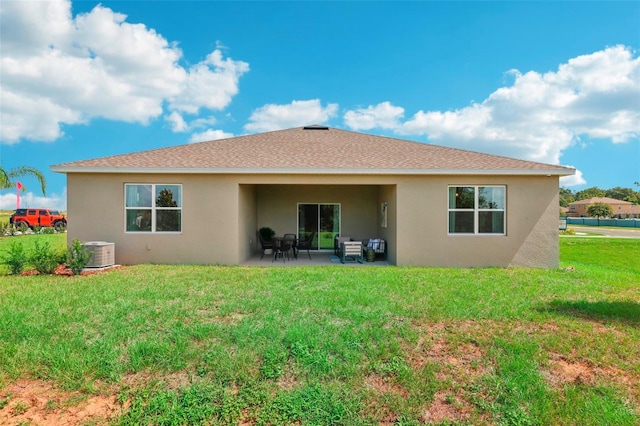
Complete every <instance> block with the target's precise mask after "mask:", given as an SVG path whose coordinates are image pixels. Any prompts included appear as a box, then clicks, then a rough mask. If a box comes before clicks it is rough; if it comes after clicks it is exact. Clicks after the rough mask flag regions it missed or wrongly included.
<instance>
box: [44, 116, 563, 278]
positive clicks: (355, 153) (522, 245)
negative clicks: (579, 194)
mask: <svg viewBox="0 0 640 426" xmlns="http://www.w3.org/2000/svg"><path fill="white" fill-rule="evenodd" d="M52 170H53V171H56V172H61V173H66V174H67V194H68V199H67V209H68V215H69V228H68V239H69V240H72V239H75V238H78V239H80V240H81V241H109V242H114V243H115V248H116V250H115V252H116V262H117V263H120V264H135V263H144V262H153V263H195V264H228V265H234V264H241V263H242V262H244V261H246V260H247V259H249V258H250V257H251V256H252V255H255V254H256V253H258V252H259V251H260V247H259V245H258V243H257V241H256V240H257V238H256V230H257V229H259V228H260V227H263V226H268V227H271V228H272V229H274V230H275V231H276V233H277V234H280V235H282V234H284V233H296V234H298V235H299V236H303V235H307V234H308V233H310V232H315V233H316V238H315V239H314V244H315V247H316V249H318V250H320V251H322V250H325V249H327V250H328V249H331V248H332V247H333V237H334V236H335V235H337V234H340V235H343V236H349V237H351V238H353V239H367V238H381V239H384V240H385V241H386V242H387V252H388V253H387V254H388V260H389V262H390V263H392V264H396V265H420V266H448V267H486V266H503V267H506V266H523V267H543V268H553V267H557V266H558V187H559V182H558V179H559V177H560V176H565V175H570V174H573V173H574V170H573V169H570V168H565V167H560V166H555V165H549V164H541V163H534V162H529V161H522V160H516V159H512V158H505V157H499V156H494V155H487V154H481V153H477V152H470V151H464V150H458V149H451V148H445V147H440V146H435V145H430V144H425V143H419V142H412V141H406V140H401V139H395V138H388V137H380V136H374V135H368V134H362V133H356V132H350V131H345V130H339V129H335V128H327V127H323V126H308V127H304V128H293V129H288V130H280V131H274V132H267V133H261V134H254V135H248V136H240V137H234V138H229V139H223V140H215V141H210V142H202V143H196V144H188V145H180V146H175V147H170V148H162V149H157V150H151V151H144V152H138V153H132V154H124V155H117V156H111V157H105V158H98V159H92V160H86V161H78V162H72V163H65V164H59V165H55V166H53V167H52Z"/></svg>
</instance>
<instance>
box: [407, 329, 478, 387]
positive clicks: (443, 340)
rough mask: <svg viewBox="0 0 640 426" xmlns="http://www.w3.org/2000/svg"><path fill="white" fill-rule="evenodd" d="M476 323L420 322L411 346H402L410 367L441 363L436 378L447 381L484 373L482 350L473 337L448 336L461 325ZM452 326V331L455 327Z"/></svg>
mask: <svg viewBox="0 0 640 426" xmlns="http://www.w3.org/2000/svg"><path fill="white" fill-rule="evenodd" d="M477 327H479V325H478V323H477V322H475V321H468V322H464V323H460V324H457V323H456V324H453V325H450V324H444V323H435V324H430V325H422V326H420V337H419V339H418V342H417V344H416V346H415V347H414V348H405V351H406V353H407V356H408V361H409V363H410V364H411V366H412V367H413V368H421V367H423V366H424V365H426V364H435V365H438V366H439V367H440V372H439V374H438V380H440V381H446V380H453V381H456V378H464V380H466V379H469V378H474V377H477V376H479V375H482V374H485V373H486V367H485V365H484V363H483V360H484V359H485V355H486V354H485V353H484V351H483V350H482V349H481V348H480V346H479V345H478V344H477V343H475V342H474V341H458V340H452V339H451V337H452V336H453V335H454V333H455V334H458V333H460V330H462V329H465V330H466V329H470V333H469V334H470V336H471V335H473V334H474V331H473V329H475V328H477ZM454 330H455V331H454Z"/></svg>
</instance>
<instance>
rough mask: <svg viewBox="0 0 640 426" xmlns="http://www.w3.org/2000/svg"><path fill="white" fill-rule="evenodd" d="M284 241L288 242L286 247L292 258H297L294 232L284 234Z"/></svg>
mask: <svg viewBox="0 0 640 426" xmlns="http://www.w3.org/2000/svg"><path fill="white" fill-rule="evenodd" d="M283 238H284V241H285V242H286V243H288V248H289V251H291V252H293V258H294V259H297V258H298V253H297V251H296V246H297V244H296V242H297V237H296V234H284V237H283ZM289 251H287V255H288V254H289Z"/></svg>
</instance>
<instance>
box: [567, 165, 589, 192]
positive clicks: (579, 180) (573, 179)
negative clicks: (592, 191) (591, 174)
mask: <svg viewBox="0 0 640 426" xmlns="http://www.w3.org/2000/svg"><path fill="white" fill-rule="evenodd" d="M567 167H573V166H567ZM585 183H587V181H586V180H585V179H584V178H583V177H582V172H581V171H580V170H578V169H576V173H575V174H574V175H571V176H561V177H560V186H562V187H565V188H567V187H570V186H578V185H584V184H585Z"/></svg>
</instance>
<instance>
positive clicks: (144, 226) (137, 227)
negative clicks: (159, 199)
mask: <svg viewBox="0 0 640 426" xmlns="http://www.w3.org/2000/svg"><path fill="white" fill-rule="evenodd" d="M127 231H128V232H151V210H148V209H138V210H136V209H129V210H127Z"/></svg>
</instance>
